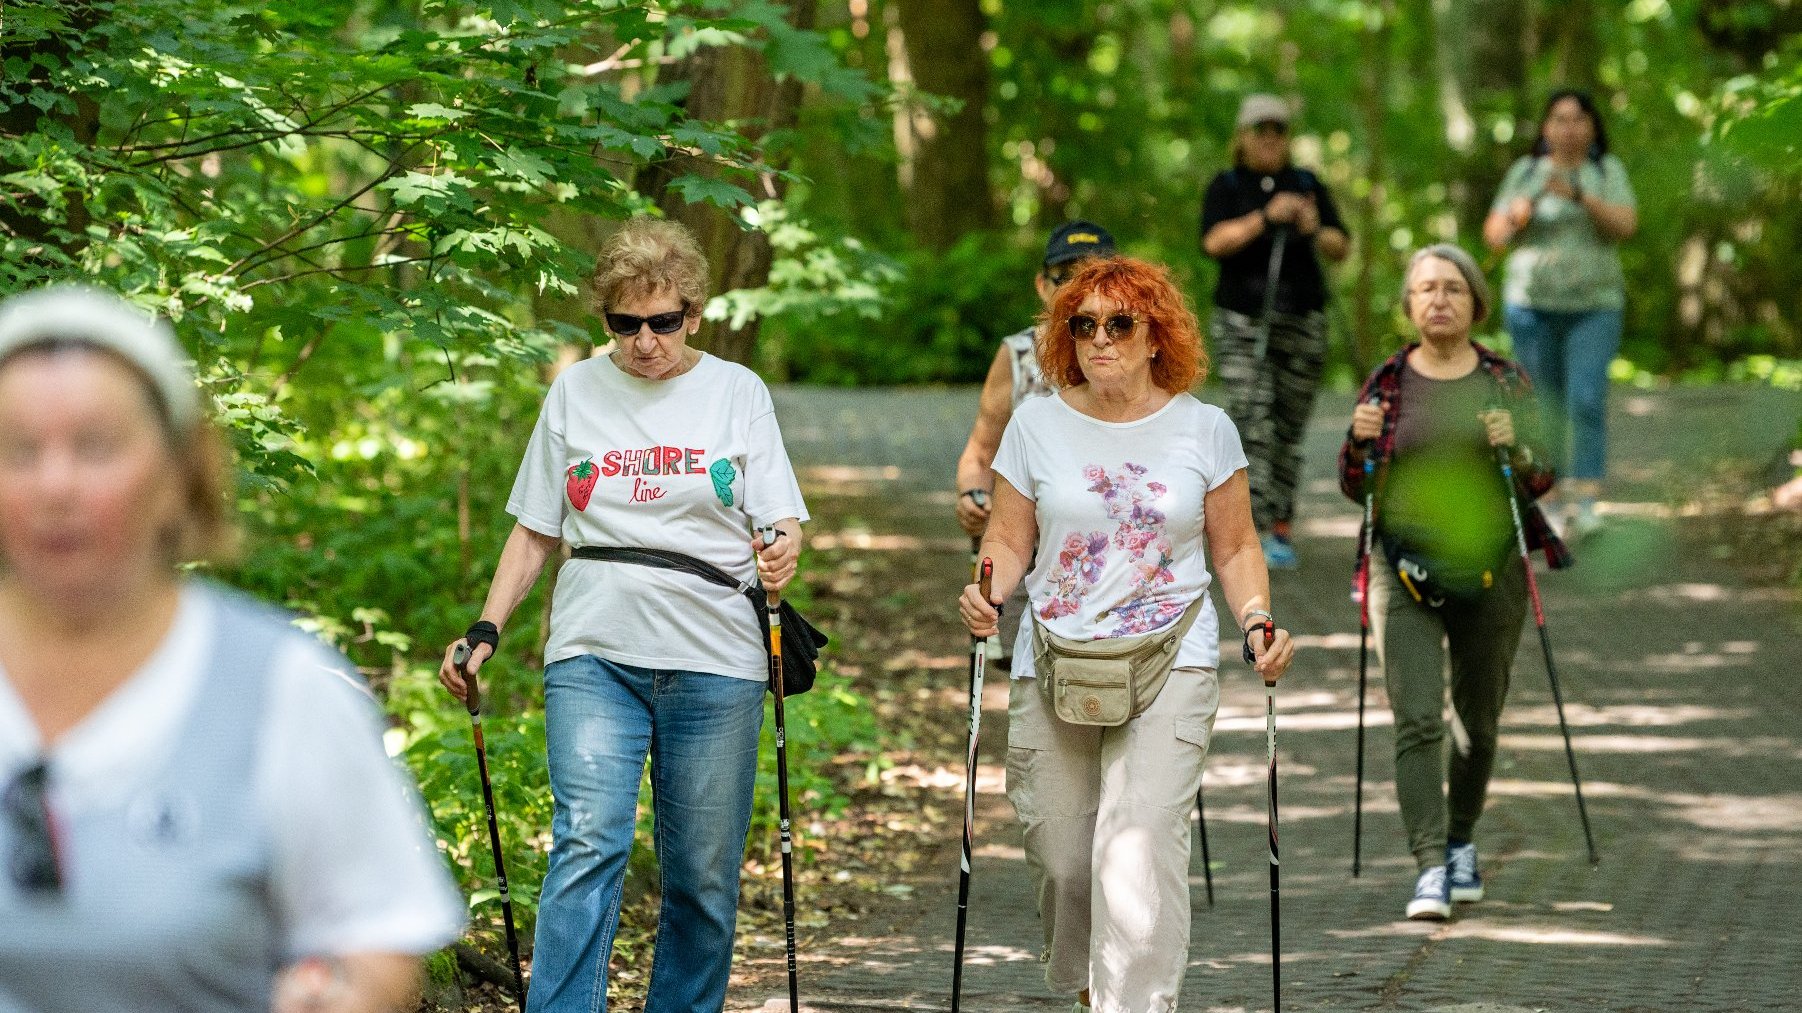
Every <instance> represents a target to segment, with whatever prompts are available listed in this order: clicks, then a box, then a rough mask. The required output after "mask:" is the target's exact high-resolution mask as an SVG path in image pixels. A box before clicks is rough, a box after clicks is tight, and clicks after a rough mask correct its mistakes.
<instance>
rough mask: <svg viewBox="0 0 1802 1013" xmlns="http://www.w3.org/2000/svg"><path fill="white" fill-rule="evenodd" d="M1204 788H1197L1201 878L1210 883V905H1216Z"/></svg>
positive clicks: (1196, 810)
mask: <svg viewBox="0 0 1802 1013" xmlns="http://www.w3.org/2000/svg"><path fill="white" fill-rule="evenodd" d="M1201 793H1202V789H1201V786H1200V785H1197V786H1196V788H1195V822H1196V824H1197V825H1198V826H1199V827H1200V828H1201V878H1202V881H1203V882H1205V883H1207V884H1208V907H1213V906H1214V862H1213V859H1211V858H1209V857H1208V810H1207V808H1206V807H1205V806H1203V805H1202V803H1201Z"/></svg>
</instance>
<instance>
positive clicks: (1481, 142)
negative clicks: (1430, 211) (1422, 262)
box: [1430, 0, 1535, 236]
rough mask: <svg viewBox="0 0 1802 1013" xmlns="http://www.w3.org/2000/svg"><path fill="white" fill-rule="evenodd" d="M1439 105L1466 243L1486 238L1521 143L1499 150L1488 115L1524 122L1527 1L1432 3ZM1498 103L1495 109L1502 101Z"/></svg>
mask: <svg viewBox="0 0 1802 1013" xmlns="http://www.w3.org/2000/svg"><path fill="white" fill-rule="evenodd" d="M1430 7H1431V11H1432V16H1433V38H1434V41H1435V45H1434V47H1433V48H1434V52H1435V59H1436V62H1437V66H1438V92H1439V95H1438V100H1439V108H1440V111H1441V113H1442V115H1443V116H1444V132H1445V143H1446V147H1447V149H1448V152H1449V155H1450V161H1449V162H1448V163H1447V165H1446V166H1445V169H1446V172H1445V178H1446V181H1447V186H1446V193H1447V196H1448V198H1449V199H1450V202H1451V205H1452V212H1453V214H1454V215H1455V216H1456V217H1457V219H1458V230H1459V233H1460V235H1465V236H1475V235H1477V234H1478V233H1480V232H1481V231H1482V227H1483V218H1484V216H1485V215H1486V214H1487V213H1488V210H1489V201H1490V198H1491V197H1493V196H1494V195H1495V190H1496V188H1497V187H1498V186H1500V185H1501V181H1502V175H1503V174H1504V173H1505V172H1506V171H1507V168H1508V164H1509V163H1510V162H1512V161H1513V158H1514V154H1515V153H1516V151H1517V150H1518V149H1520V148H1522V147H1524V146H1525V145H1524V144H1523V142H1522V140H1521V138H1519V137H1518V136H1517V137H1515V138H1513V139H1511V140H1510V141H1508V142H1507V143H1506V144H1504V145H1502V146H1501V147H1500V148H1499V149H1498V148H1497V146H1496V144H1495V142H1494V140H1493V139H1492V135H1491V134H1490V132H1489V130H1488V129H1486V123H1485V113H1486V112H1488V113H1490V114H1493V111H1494V110H1495V109H1496V106H1497V105H1498V104H1499V105H1501V106H1502V107H1503V108H1504V109H1506V110H1507V112H1508V115H1509V116H1510V118H1511V119H1513V120H1515V121H1516V122H1519V121H1520V120H1521V119H1522V117H1523V116H1524V115H1526V113H1525V103H1526V101H1527V98H1526V92H1527V71H1528V67H1529V64H1530V61H1531V58H1532V57H1533V55H1535V54H1533V53H1531V52H1529V51H1528V47H1529V46H1530V45H1532V42H1531V39H1532V33H1531V32H1530V31H1529V30H1528V26H1529V22H1530V21H1531V18H1530V17H1529V11H1528V6H1527V0H1481V2H1479V0H1431V3H1430ZM1498 97H1499V98H1500V102H1499V103H1498V102H1497V98H1498Z"/></svg>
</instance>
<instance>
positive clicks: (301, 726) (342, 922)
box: [0, 586, 464, 959]
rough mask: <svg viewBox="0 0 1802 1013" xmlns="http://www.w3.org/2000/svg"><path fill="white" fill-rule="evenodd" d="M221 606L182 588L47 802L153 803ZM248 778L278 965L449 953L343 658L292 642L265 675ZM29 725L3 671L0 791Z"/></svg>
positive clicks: (55, 777) (442, 887)
mask: <svg viewBox="0 0 1802 1013" xmlns="http://www.w3.org/2000/svg"><path fill="white" fill-rule="evenodd" d="M217 622H218V608H217V606H216V605H215V604H214V603H213V602H212V600H211V599H209V598H208V597H207V596H206V594H205V593H204V592H202V591H201V590H200V589H198V588H195V587H193V586H189V587H186V588H184V589H183V590H182V592H181V601H180V604H179V605H178V606H177V609H176V613H175V622H174V623H173V625H172V626H171V627H170V629H169V633H168V635H167V636H166V637H164V638H163V642H162V644H161V645H160V646H158V647H157V649H156V651H155V652H154V653H153V654H152V655H151V656H150V658H149V660H148V661H146V662H145V663H144V666H143V667H142V668H140V669H139V670H138V671H137V672H135V673H133V674H132V675H131V677H130V678H128V679H127V680H126V681H125V682H124V683H123V684H121V685H120V686H119V688H118V689H116V690H114V691H113V693H112V695H110V696H108V697H107V698H106V699H105V700H103V701H101V703H100V705H99V706H98V707H96V708H95V709H94V711H93V712H92V713H90V714H89V715H88V716H87V717H86V718H84V719H83V720H82V721H81V723H80V724H79V725H77V726H75V727H74V728H72V729H70V730H69V731H68V732H67V733H66V734H64V735H63V736H62V737H61V738H60V739H58V740H57V742H56V744H55V746H53V747H52V748H51V749H50V750H49V761H50V767H51V771H52V773H51V782H50V804H51V806H52V807H53V808H54V810H55V811H58V812H62V813H66V814H68V817H69V819H71V820H73V819H74V818H75V817H76V816H77V814H80V813H83V812H88V811H92V810H93V809H96V808H101V807H108V806H116V805H118V804H120V803H121V802H122V801H123V800H125V799H128V798H130V797H131V796H134V795H137V794H139V793H141V792H143V791H145V790H148V789H149V786H150V785H151V784H152V783H153V781H154V779H155V778H156V777H157V776H158V775H159V774H160V773H161V769H160V768H159V767H158V766H157V765H156V764H155V763H153V762H149V760H148V758H154V757H169V756H172V755H173V754H174V752H175V745H176V738H177V736H178V735H180V734H181V732H182V729H183V727H184V726H185V725H186V723H187V721H188V716H189V714H190V712H191V711H192V709H193V707H194V704H195V701H196V697H197V696H198V694H199V692H200V687H201V683H202V681H203V679H204V677H205V674H206V672H205V669H206V662H207V656H208V653H209V652H210V650H211V645H212V644H213V642H214V638H215V636H216V633H215V629H216V626H217ZM264 709H265V710H264V714H263V719H262V720H263V727H262V731H261V737H260V751H259V753H258V757H257V767H256V769H255V770H253V771H249V772H247V776H248V777H249V778H250V785H251V797H252V798H253V799H255V803H256V805H257V807H258V810H259V811H260V812H261V814H262V819H263V822H264V825H265V826H266V827H267V828H268V830H269V841H270V846H271V848H272V849H273V854H272V855H271V869H270V873H271V882H272V884H273V887H274V892H275V907H276V911H277V913H278V921H279V923H280V925H281V926H282V929H283V934H284V941H285V943H286V946H287V952H286V953H285V954H284V958H285V959H295V958H298V957H301V956H304V955H309V954H322V953H323V954H347V953H357V952H372V951H380V952H394V953H416V954H424V953H430V952H432V951H433V950H436V949H438V948H440V947H442V946H445V945H448V944H449V943H451V942H452V941H454V940H455V939H456V938H457V937H458V935H459V934H460V933H461V931H462V928H463V921H464V907H463V900H462V898H461V897H460V896H458V894H457V890H456V887H455V885H454V884H453V883H452V882H451V879H450V873H449V871H448V870H447V869H446V868H445V866H444V859H443V858H442V857H441V856H440V855H439V853H438V849H437V847H436V846H435V845H434V844H433V843H432V840H431V836H430V835H429V834H428V833H427V832H426V829H425V823H424V815H423V812H422V810H421V808H420V805H419V800H418V797H417V795H416V794H415V792H414V791H413V788H412V786H411V784H410V783H409V779H408V777H407V775H406V774H405V772H404V771H403V770H402V769H401V768H400V767H399V766H398V765H397V764H396V762H395V761H393V760H391V759H389V758H388V756H387V755H386V754H385V753H384V752H383V751H382V730H383V729H382V724H381V721H380V718H379V716H378V711H377V709H376V707H375V702H374V700H373V699H371V697H370V695H369V691H368V690H367V689H366V688H365V687H364V685H363V683H362V681H361V680H360V679H358V678H356V677H355V676H354V675H350V674H348V672H347V663H346V662H345V660H344V659H343V657H341V656H339V655H338V654H336V653H335V652H333V651H331V650H329V649H327V648H326V647H325V646H324V645H323V644H321V643H319V642H318V641H316V640H314V639H313V638H311V637H309V636H307V635H306V634H304V633H302V632H301V631H299V630H295V631H294V633H293V636H291V637H290V638H289V639H288V641H287V642H286V643H284V644H283V645H282V646H281V647H280V648H279V649H278V650H277V652H276V654H275V656H274V659H273V661H272V663H271V671H270V683H269V690H268V695H267V697H266V698H265V702H264ZM43 753H44V746H43V742H42V740H41V738H40V737H39V735H38V729H37V725H35V724H34V723H33V722H32V720H31V718H30V717H29V716H28V715H27V714H26V712H25V706H24V703H23V702H22V701H21V700H20V699H19V696H18V693H17V691H15V690H14V689H13V685H12V682H11V681H10V680H9V679H7V677H6V673H5V672H4V671H0V781H10V780H11V778H12V777H13V776H14V775H15V774H16V773H17V772H18V771H19V770H20V769H22V768H23V767H24V766H25V765H26V764H28V763H30V762H32V761H33V760H35V759H37V758H38V757H39V756H41V755H43Z"/></svg>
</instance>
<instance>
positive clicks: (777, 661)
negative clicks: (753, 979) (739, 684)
mask: <svg viewBox="0 0 1802 1013" xmlns="http://www.w3.org/2000/svg"><path fill="white" fill-rule="evenodd" d="M757 535H758V537H759V538H762V539H763V544H764V547H765V548H768V547H769V546H771V545H773V544H775V541H776V539H778V538H781V537H782V530H781V529H780V528H778V527H776V526H775V525H773V524H772V525H770V526H769V527H764V528H758V529H757ZM764 593H765V595H766V596H767V597H768V598H769V606H768V609H767V615H768V616H769V623H770V693H771V695H773V696H774V697H775V713H776V796H777V798H776V816H777V826H778V827H779V829H780V833H781V839H782V931H783V938H784V941H785V945H786V946H787V950H788V1010H789V1013H800V1011H801V986H800V983H799V980H798V979H797V978H796V977H795V868H794V858H793V855H794V837H793V836H792V826H793V824H792V823H791V822H790V817H789V811H788V721H787V719H786V718H785V717H784V716H783V713H782V697H783V694H782V612H781V608H782V592H781V591H777V590H771V589H769V588H765V589H764Z"/></svg>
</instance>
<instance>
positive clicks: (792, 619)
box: [570, 545, 830, 697]
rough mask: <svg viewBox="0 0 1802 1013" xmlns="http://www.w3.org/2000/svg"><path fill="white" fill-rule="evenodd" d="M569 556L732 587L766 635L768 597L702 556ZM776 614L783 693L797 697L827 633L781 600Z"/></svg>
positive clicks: (585, 549)
mask: <svg viewBox="0 0 1802 1013" xmlns="http://www.w3.org/2000/svg"><path fill="white" fill-rule="evenodd" d="M570 555H571V556H573V557H575V558H576V559H598V560H601V561H603V562H609V563H631V564H633V565H634V566H649V567H651V568H653V569H657V570H676V571H679V572H681V573H687V574H691V575H693V576H696V577H699V578H701V579H702V580H704V581H707V582H708V583H709V584H717V585H719V586H720V587H725V588H731V589H732V590H734V591H737V592H738V593H739V594H742V595H744V596H745V598H746V599H748V600H749V601H750V602H751V608H752V611H753V612H754V613H755V617H756V620H757V634H758V636H759V637H763V636H766V635H767V633H766V631H767V629H768V627H767V626H766V625H765V624H766V622H767V621H768V615H769V608H770V599H769V595H767V594H765V593H764V590H763V587H762V586H761V585H758V584H752V583H748V582H746V581H742V580H739V579H738V578H737V577H734V576H732V575H731V574H729V573H727V572H726V571H724V570H722V569H720V568H719V567H717V566H714V565H713V564H712V563H709V562H707V561H706V560H703V559H696V558H695V557H693V556H689V555H684V554H683V553H680V552H671V551H670V550H668V549H625V548H616V547H614V546H610V545H578V546H576V547H575V548H574V549H573V550H571V552H570ZM777 613H778V614H779V615H780V616H781V617H782V648H783V649H782V695H783V696H785V697H789V696H799V695H800V694H802V693H805V692H807V691H808V690H810V689H812V688H813V676H814V662H815V661H816V660H817V659H818V658H819V656H820V648H822V647H825V646H826V645H827V643H829V642H830V641H829V640H828V639H827V637H826V634H824V633H822V632H820V631H819V629H818V628H816V627H815V626H814V625H813V624H812V623H810V622H808V621H807V617H805V616H803V615H802V614H801V613H800V612H799V611H797V610H796V609H795V607H794V606H793V605H790V604H789V603H788V602H787V601H784V602H783V603H782V605H781V607H780V608H778V609H777ZM770 688H771V690H772V691H774V689H775V687H773V686H772V687H770Z"/></svg>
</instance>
